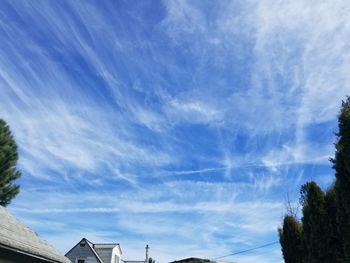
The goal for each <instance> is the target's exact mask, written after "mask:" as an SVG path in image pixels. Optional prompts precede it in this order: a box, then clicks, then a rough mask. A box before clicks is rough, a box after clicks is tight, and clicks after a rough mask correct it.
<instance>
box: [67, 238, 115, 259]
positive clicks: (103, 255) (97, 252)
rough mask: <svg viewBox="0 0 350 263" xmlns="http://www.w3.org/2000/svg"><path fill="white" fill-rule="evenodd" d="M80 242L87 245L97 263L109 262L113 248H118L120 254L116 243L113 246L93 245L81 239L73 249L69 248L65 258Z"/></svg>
mask: <svg viewBox="0 0 350 263" xmlns="http://www.w3.org/2000/svg"><path fill="white" fill-rule="evenodd" d="M82 242H84V243H86V244H87V245H88V247H89V248H90V250H91V252H92V253H93V254H94V256H95V257H96V259H97V260H98V261H99V263H106V262H111V258H112V250H113V249H114V248H115V247H118V249H119V252H120V254H121V249H120V245H119V244H117V243H113V244H94V243H92V242H91V241H89V240H87V239H86V238H83V239H82V240H80V241H79V242H78V243H77V244H76V245H75V246H74V247H73V248H71V249H70V250H69V251H68V252H67V253H66V256H68V254H69V253H70V252H71V251H72V250H73V249H74V248H76V247H77V246H78V245H79V244H80V243H82Z"/></svg>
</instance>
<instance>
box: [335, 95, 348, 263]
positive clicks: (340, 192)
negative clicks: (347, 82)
mask: <svg viewBox="0 0 350 263" xmlns="http://www.w3.org/2000/svg"><path fill="white" fill-rule="evenodd" d="M338 126H339V132H338V134H337V135H338V141H337V143H336V144H335V148H336V152H335V158H334V159H332V162H333V168H334V169H335V177H336V183H335V191H336V199H337V200H336V201H337V206H338V209H337V220H338V225H339V230H340V233H341V236H342V238H343V249H344V262H350V98H347V99H346V101H343V103H342V108H341V111H340V115H339V118H338Z"/></svg>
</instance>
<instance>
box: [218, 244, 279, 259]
mask: <svg viewBox="0 0 350 263" xmlns="http://www.w3.org/2000/svg"><path fill="white" fill-rule="evenodd" d="M277 243H279V241H275V242H271V243H267V244H264V245H261V246H258V247H254V248H250V249H246V250H242V251H238V252H234V253H232V254H228V255H225V256H221V257H216V258H213V259H220V258H226V257H229V256H234V255H237V254H242V253H246V252H249V251H253V250H256V249H259V248H263V247H268V246H272V245H274V244H277Z"/></svg>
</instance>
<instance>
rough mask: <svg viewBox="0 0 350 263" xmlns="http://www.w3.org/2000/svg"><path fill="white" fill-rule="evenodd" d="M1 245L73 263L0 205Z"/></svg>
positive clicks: (13, 249) (46, 258)
mask: <svg viewBox="0 0 350 263" xmlns="http://www.w3.org/2000/svg"><path fill="white" fill-rule="evenodd" d="M0 247H2V248H5V249H8V250H12V251H15V252H17V253H21V254H25V255H29V256H32V257H36V258H40V259H43V260H46V261H47V262H52V263H71V262H70V260H69V259H68V258H66V257H64V256H62V255H61V254H60V253H59V252H58V251H57V250H56V249H55V248H54V247H53V246H51V245H50V244H49V243H48V242H47V241H46V240H44V239H42V238H41V237H40V236H39V235H38V234H36V233H35V232H34V231H32V230H31V229H30V228H29V227H27V226H26V225H24V224H23V223H22V222H21V221H19V220H18V219H17V218H15V217H14V216H13V215H11V214H10V213H9V212H8V211H7V210H6V209H5V208H4V207H2V206H0Z"/></svg>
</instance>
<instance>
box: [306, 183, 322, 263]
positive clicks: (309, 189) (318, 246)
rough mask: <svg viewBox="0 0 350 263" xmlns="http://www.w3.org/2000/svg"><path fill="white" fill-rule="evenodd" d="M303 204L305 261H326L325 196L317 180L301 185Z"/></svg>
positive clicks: (315, 262) (308, 262)
mask: <svg viewBox="0 0 350 263" xmlns="http://www.w3.org/2000/svg"><path fill="white" fill-rule="evenodd" d="M300 193H301V204H302V206H303V210H302V211H303V217H302V219H301V221H302V225H303V234H302V246H303V250H304V251H303V254H304V259H305V262H307V263H320V262H324V258H325V257H326V252H327V249H328V248H327V246H326V242H325V237H326V235H327V232H326V231H327V229H326V225H327V224H326V220H327V213H326V209H325V198H324V193H323V191H322V190H321V188H320V187H319V186H318V185H317V184H316V183H315V182H309V183H306V184H305V185H303V186H302V187H301V191H300Z"/></svg>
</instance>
